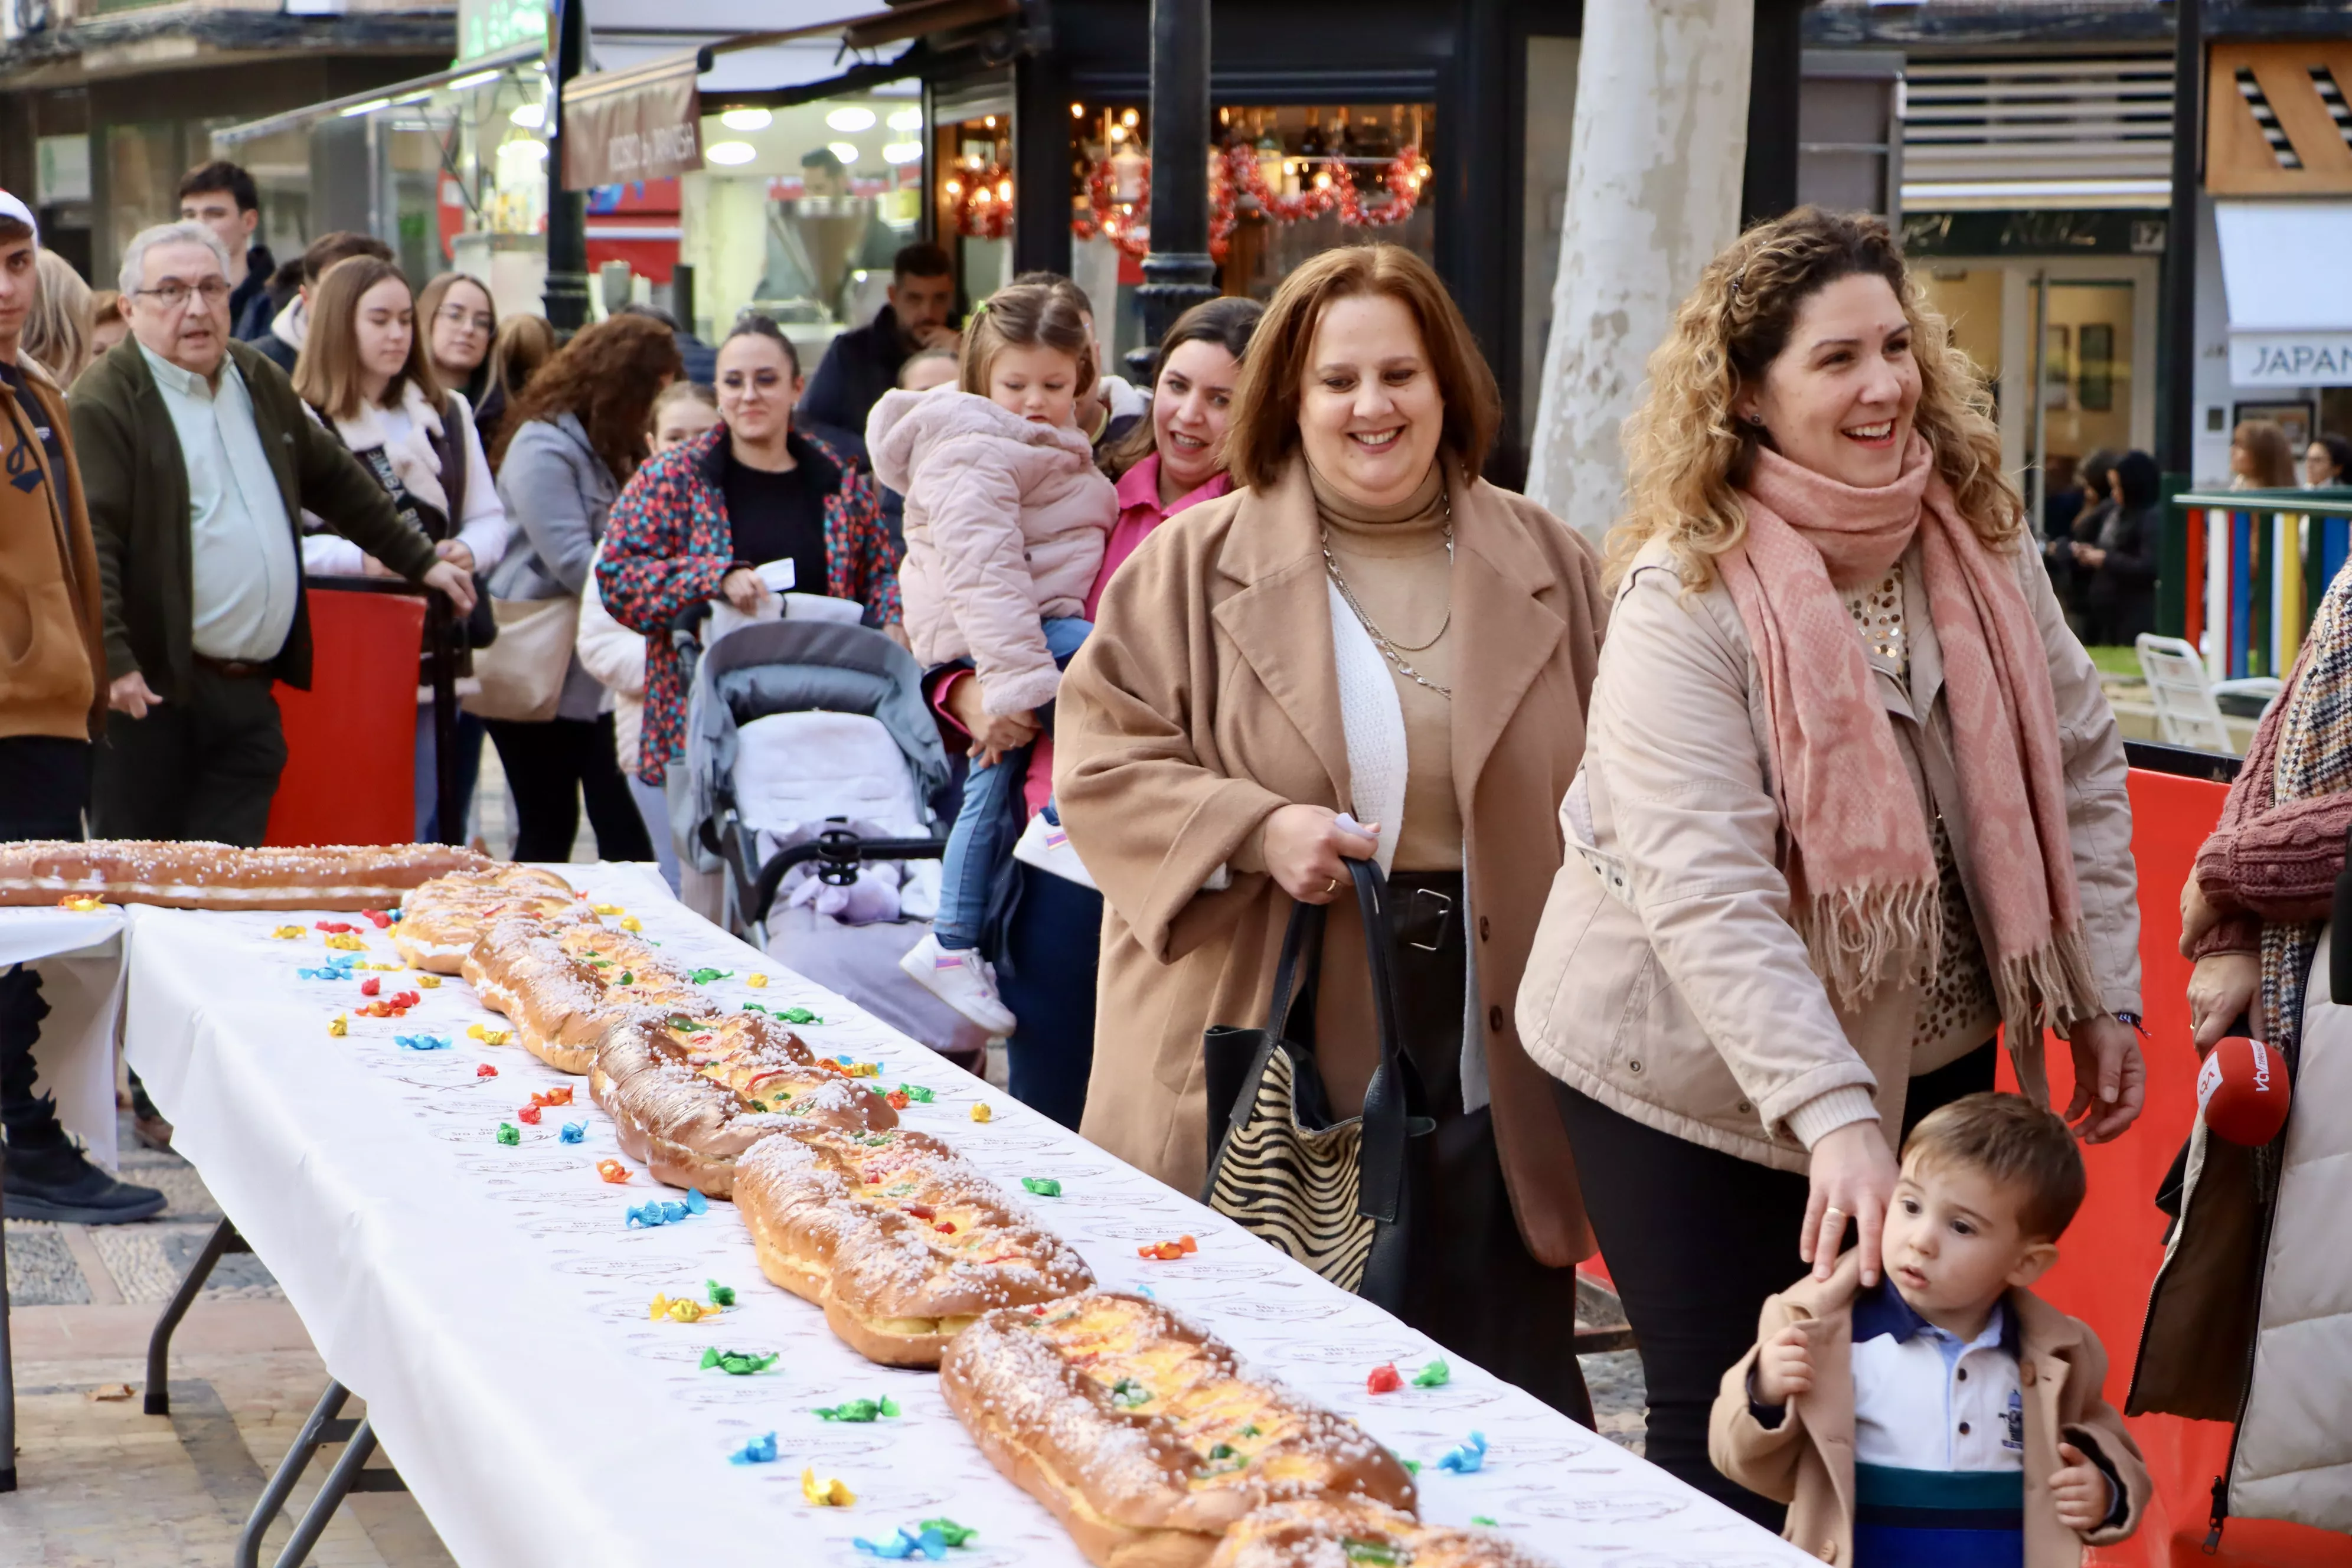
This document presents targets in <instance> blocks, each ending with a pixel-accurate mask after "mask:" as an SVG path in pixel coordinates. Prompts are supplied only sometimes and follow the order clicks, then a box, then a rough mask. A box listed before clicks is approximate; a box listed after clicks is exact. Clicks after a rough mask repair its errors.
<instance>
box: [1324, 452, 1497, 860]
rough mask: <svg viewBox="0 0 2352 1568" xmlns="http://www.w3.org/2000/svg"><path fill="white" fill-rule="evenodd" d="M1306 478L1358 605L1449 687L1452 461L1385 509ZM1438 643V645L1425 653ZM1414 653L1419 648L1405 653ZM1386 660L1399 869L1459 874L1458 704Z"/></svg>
mask: <svg viewBox="0 0 2352 1568" xmlns="http://www.w3.org/2000/svg"><path fill="white" fill-rule="evenodd" d="M1307 476H1308V478H1309V479H1310V480H1311V481H1312V483H1313V485H1314V489H1315V510H1316V511H1317V513H1318V515H1319V516H1320V517H1321V519H1322V521H1323V526H1324V528H1325V529H1326V530H1327V531H1328V533H1329V535H1330V542H1331V555H1332V558H1333V559H1334V560H1336V561H1337V562H1338V563H1339V574H1340V575H1341V576H1343V577H1345V578H1346V579H1347V582H1348V588H1349V592H1351V593H1352V594H1354V595H1355V596H1356V603H1357V604H1359V605H1362V606H1363V612H1364V614H1365V615H1367V616H1370V617H1371V621H1372V624H1373V625H1374V626H1378V627H1380V629H1381V633H1382V635H1384V636H1386V637H1389V638H1390V639H1391V641H1393V642H1394V643H1395V644H1396V645H1397V652H1398V655H1399V657H1400V658H1402V659H1403V660H1404V661H1405V662H1406V663H1407V664H1410V665H1411V666H1412V667H1413V668H1415V669H1417V670H1419V671H1420V672H1421V673H1422V674H1423V675H1424V676H1426V677H1427V678H1428V679H1431V680H1433V681H1435V682H1436V683H1437V684H1438V685H1440V686H1445V687H1451V686H1452V685H1453V684H1454V649H1455V648H1457V647H1460V646H1461V644H1460V643H1459V641H1458V640H1457V639H1456V638H1455V637H1454V627H1453V626H1452V624H1451V623H1450V622H1449V621H1448V619H1447V616H1448V615H1449V614H1450V611H1451V606H1452V597H1453V588H1454V573H1453V561H1452V559H1451V558H1450V557H1449V556H1448V555H1447V554H1446V551H1445V470H1444V465H1443V464H1433V465H1432V466H1431V468H1430V470H1429V474H1428V477H1427V478H1425V479H1423V480H1422V482H1421V486H1420V488H1419V489H1416V490H1414V491H1413V493H1412V495H1411V496H1409V497H1407V498H1406V499H1405V500H1402V501H1400V502H1398V503H1396V504H1395V505H1392V506H1385V507H1368V506H1365V505H1363V504H1361V503H1360V502H1357V501H1353V500H1348V499H1347V498H1346V497H1344V496H1342V495H1341V494H1339V491H1338V490H1337V489H1333V488H1332V486H1331V485H1330V483H1329V482H1328V481H1327V480H1326V479H1324V478H1323V476H1322V475H1320V474H1318V473H1317V472H1315V470H1314V469H1313V468H1308V469H1307ZM1441 626H1443V627H1444V631H1443V632H1442V633H1441V632H1440V631H1439V628H1440V627H1441ZM1431 637H1436V639H1437V640H1436V641H1435V642H1434V643H1433V644H1432V645H1431V646H1430V647H1421V645H1422V644H1423V643H1426V642H1429V640H1430V638H1431ZM1376 640H1377V639H1376ZM1408 647H1410V648H1412V649H1416V650H1418V651H1414V652H1407V651H1405V650H1406V649H1407V648H1408ZM1381 662H1382V663H1384V664H1388V670H1389V678H1390V679H1391V680H1392V681H1394V682H1395V684H1396V690H1397V702H1398V705H1399V706H1400V707H1401V708H1402V710H1403V712H1404V737H1405V785H1404V821H1403V822H1402V823H1401V824H1399V825H1398V830H1397V852H1396V863H1395V868H1396V869H1397V870H1400V871H1455V870H1459V869H1461V867H1462V810H1461V807H1460V805H1458V804H1457V803H1456V802H1455V800H1454V704H1453V702H1452V701H1451V700H1448V699H1447V698H1444V697H1442V696H1440V695H1438V693H1436V692H1434V691H1432V690H1431V689H1429V688H1428V687H1426V686H1423V685H1422V684H1421V683H1420V682H1419V681H1416V680H1414V679H1412V678H1411V677H1410V676H1407V675H1406V674H1405V673H1404V672H1403V671H1402V670H1400V669H1398V668H1396V666H1395V665H1394V664H1390V663H1389V661H1388V660H1386V659H1382V661H1381Z"/></svg>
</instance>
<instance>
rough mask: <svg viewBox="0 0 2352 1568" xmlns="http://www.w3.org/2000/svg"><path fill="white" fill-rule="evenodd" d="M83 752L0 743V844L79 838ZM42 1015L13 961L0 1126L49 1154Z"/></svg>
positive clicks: (52, 740) (2, 1052)
mask: <svg viewBox="0 0 2352 1568" xmlns="http://www.w3.org/2000/svg"><path fill="white" fill-rule="evenodd" d="M89 749H90V748H89V742H87V741H68V740H63V739H60V738H58V737H54V736H49V735H12V736H9V737H8V738H6V739H5V740H0V840H14V839H23V838H71V839H79V837H81V836H82V835H81V811H82V803H83V801H84V800H85V799H86V798H87V796H88V795H89ZM47 1016H49V1005H48V1004H47V1002H45V1001H43V1000H42V999H41V976H40V973H39V972H38V971H37V970H34V969H29V968H27V967H26V966H25V965H24V964H21V963H19V964H14V965H12V966H10V967H9V969H8V970H7V971H6V972H5V973H0V1127H5V1129H6V1130H7V1134H8V1146H9V1147H10V1148H12V1149H17V1150H26V1149H41V1148H54V1147H56V1146H57V1145H58V1144H60V1143H63V1142H65V1141H66V1134H65V1129H64V1128H62V1127H60V1126H58V1115H57V1107H56V1105H55V1104H54V1103H52V1102H51V1100H50V1099H49V1097H48V1096H47V1095H46V1094H45V1095H42V1096H40V1097H39V1098H37V1099H36V1098H35V1097H34V1094H33V1080H34V1078H35V1077H36V1072H35V1068H34V1066H33V1047H34V1046H35V1045H36V1044H37V1043H38V1042H39V1040H40V1037H41V1020H42V1019H44V1018H46V1017H47Z"/></svg>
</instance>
